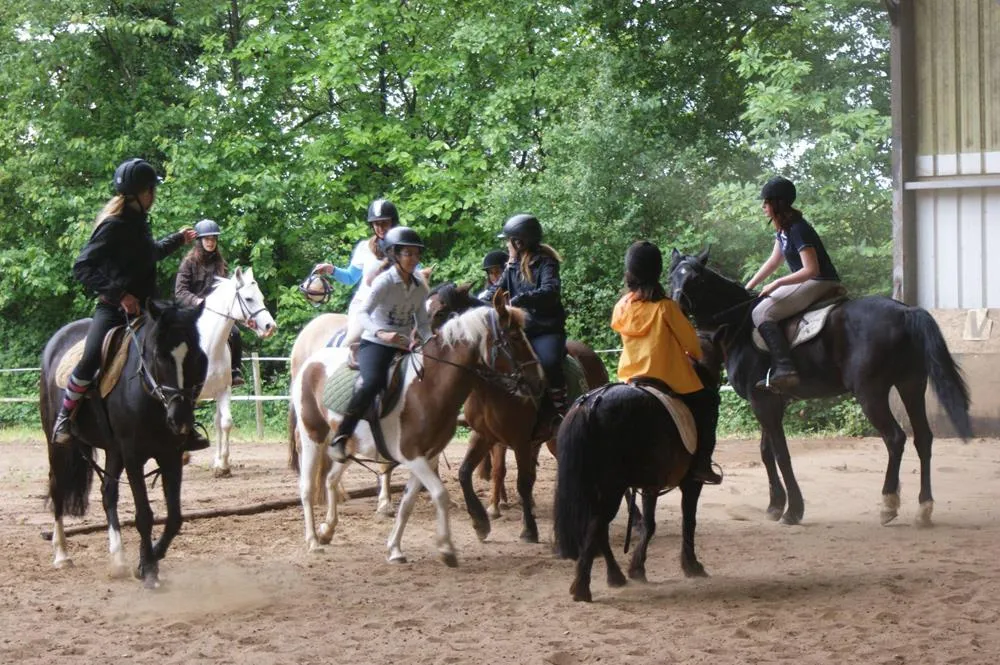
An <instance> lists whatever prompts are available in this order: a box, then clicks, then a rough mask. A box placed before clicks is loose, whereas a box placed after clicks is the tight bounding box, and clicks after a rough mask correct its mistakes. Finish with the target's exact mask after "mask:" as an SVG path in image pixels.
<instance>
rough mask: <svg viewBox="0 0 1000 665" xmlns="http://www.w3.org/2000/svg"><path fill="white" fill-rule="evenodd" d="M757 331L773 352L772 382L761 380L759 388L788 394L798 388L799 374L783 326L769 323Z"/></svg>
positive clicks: (761, 325) (758, 327)
mask: <svg viewBox="0 0 1000 665" xmlns="http://www.w3.org/2000/svg"><path fill="white" fill-rule="evenodd" d="M757 330H758V331H760V336H761V337H763V338H764V342H765V343H766V344H767V348H768V350H769V351H770V352H771V376H770V381H768V379H766V378H765V379H761V380H760V381H758V382H757V387H758V388H760V389H762V390H771V391H774V392H787V391H790V390H793V389H795V388H796V387H798V385H799V373H798V372H797V371H795V363H794V362H792V352H791V350H790V349H789V348H788V340H787V339H786V338H785V332H784V331H783V330H782V329H781V326H780V325H778V324H777V323H774V322H771V321H768V322H766V323H762V324H760V325H759V326H757Z"/></svg>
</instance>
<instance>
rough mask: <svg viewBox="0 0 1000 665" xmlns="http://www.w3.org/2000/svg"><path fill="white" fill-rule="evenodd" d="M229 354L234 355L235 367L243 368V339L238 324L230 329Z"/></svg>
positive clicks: (233, 364) (235, 368)
mask: <svg viewBox="0 0 1000 665" xmlns="http://www.w3.org/2000/svg"><path fill="white" fill-rule="evenodd" d="M229 355H230V356H232V367H233V369H234V370H237V369H241V365H242V364H243V339H242V338H241V337H240V329H239V327H238V326H233V329H232V330H230V331H229Z"/></svg>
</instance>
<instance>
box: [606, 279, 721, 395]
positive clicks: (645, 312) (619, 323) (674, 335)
mask: <svg viewBox="0 0 1000 665" xmlns="http://www.w3.org/2000/svg"><path fill="white" fill-rule="evenodd" d="M611 328H612V329H613V330H614V331H615V332H617V333H618V334H620V335H621V337H622V355H621V358H620V359H619V360H618V380H620V381H628V380H629V379H631V378H632V377H636V376H651V377H655V378H657V379H659V380H661V381H663V382H664V383H666V384H667V385H668V386H670V387H671V388H672V389H673V390H674V391H675V392H677V393H678V394H681V395H686V394H687V393H693V392H696V391H698V390H701V389H702V388H704V386H703V385H702V383H701V380H700V379H699V378H698V375H697V374H696V373H695V371H694V368H693V367H692V366H691V360H690V358H689V357H688V356H691V357H693V358H695V359H698V360H700V359H701V344H700V343H699V341H698V333H696V332H695V330H694V326H692V325H691V322H690V321H688V320H687V318H686V317H685V316H684V313H683V312H681V308H680V307H678V306H677V303H675V302H674V301H673V300H670V299H669V298H665V299H663V300H659V301H657V302H648V301H641V300H635V294H633V293H626V294H625V295H624V296H622V297H621V299H620V300H619V301H618V302H617V303H616V304H615V311H614V314H613V315H612V316H611Z"/></svg>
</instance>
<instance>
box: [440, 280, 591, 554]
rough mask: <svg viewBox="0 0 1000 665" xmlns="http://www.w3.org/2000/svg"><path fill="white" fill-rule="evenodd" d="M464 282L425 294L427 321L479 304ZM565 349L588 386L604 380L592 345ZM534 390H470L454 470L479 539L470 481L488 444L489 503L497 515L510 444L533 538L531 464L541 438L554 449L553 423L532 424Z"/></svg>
mask: <svg viewBox="0 0 1000 665" xmlns="http://www.w3.org/2000/svg"><path fill="white" fill-rule="evenodd" d="M469 287H470V285H468V284H463V285H462V286H455V285H454V284H448V285H442V286H440V287H438V288H437V289H435V290H434V292H432V294H431V296H430V297H429V298H428V300H427V310H428V314H430V317H431V326H432V327H435V326H439V325H443V322H444V321H446V320H447V319H448V317H450V316H454V315H455V314H456V313H460V312H464V311H466V310H468V309H469V308H473V307H480V306H483V303H482V302H481V301H480V300H478V299H476V298H474V297H472V296H470V295H469ZM566 349H567V352H568V353H569V354H570V355H571V356H572V357H574V358H576V359H577V361H579V362H580V364H581V366H582V367H583V370H584V376H585V379H586V382H587V388H588V389H593V388H596V387H597V386H602V385H604V384H606V383H607V382H608V371H607V369H605V367H604V363H602V362H601V359H600V358H598V357H597V354H595V353H594V352H593V350H592V349H591V348H590V347H589V346H587V345H586V344H584V343H583V342H577V341H572V340H571V341H568V342H567V343H566ZM538 397H539V396H538V395H536V396H534V398H533V399H532V398H527V397H524V396H518V395H512V394H510V393H509V392H507V391H504V390H503V389H501V388H500V387H498V386H496V385H490V384H481V385H479V386H477V388H476V389H475V390H474V391H472V394H471V395H469V398H468V399H467V400H466V401H465V407H464V410H463V412H464V415H465V422H466V424H467V425H468V426H469V428H470V429H471V430H472V434H471V436H470V437H469V448H468V451H467V452H466V454H465V459H464V460H462V466H461V467H460V469H459V472H458V478H459V482H460V483H461V485H462V493H463V494H464V496H465V505H466V508H467V509H468V511H469V515H470V516H471V517H472V524H473V527H474V528H475V530H476V535H477V536H479V539H480V540H485V539H486V537H487V536H489V534H490V520H489V517H490V516H489V515H487V512H486V510H485V509H484V508H483V504H482V502H481V501H480V500H479V497H477V496H476V493H475V490H474V489H473V487H472V473H473V471H474V470H475V468H476V467H477V466H478V465H479V464H480V462H482V461H483V460H484V459H485V458H486V456H487V455H488V454H489V453H490V451H491V450H493V451H497V454H496V455H495V456H494V458H493V491H492V492H491V495H490V503H491V506H490V507H491V509H493V511H494V514H493V515H492V516H494V517H496V516H498V515H499V510H498V509H497V506H496V503H497V502H498V500H499V498H500V496H501V493H502V492H503V474H504V473H505V467H504V465H503V461H504V460H503V457H504V454H505V452H506V448H508V447H509V448H511V449H513V450H514V457H515V459H516V460H517V491H518V495H519V496H520V497H521V512H522V521H523V524H524V528H523V530H522V532H521V540H523V541H525V542H529V543H537V542H538V525H537V524H536V522H535V516H534V513H533V508H534V500H533V498H532V492H533V490H534V486H535V470H536V466H537V462H538V451H539V449H540V448H541V445H542V443H545V442H548V443H549V450H550V451H552V452H553V454H554V452H555V446H554V443H555V441H554V439H555V436H556V430H555V428H553V427H551V426H550V425H547V424H546V425H545V426H540V427H536V426H535V423H536V421H537V420H538V401H539V400H538Z"/></svg>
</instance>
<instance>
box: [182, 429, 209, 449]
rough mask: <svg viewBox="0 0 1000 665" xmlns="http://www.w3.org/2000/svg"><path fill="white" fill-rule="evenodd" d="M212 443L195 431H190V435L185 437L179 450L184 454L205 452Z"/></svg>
mask: <svg viewBox="0 0 1000 665" xmlns="http://www.w3.org/2000/svg"><path fill="white" fill-rule="evenodd" d="M211 445H212V442H211V441H209V440H208V438H206V437H204V436H202V435H201V433H200V432H199V431H198V430H197V429H193V430H191V433H190V434H188V435H187V437H186V438H185V439H184V442H183V443H182V444H181V450H182V451H184V452H189V453H193V452H197V451H199V450H205V449H206V448H208V447H210V446H211Z"/></svg>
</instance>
